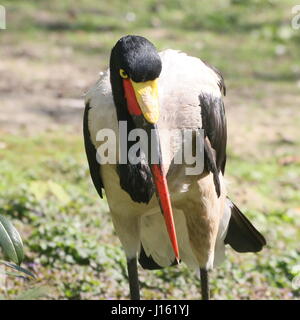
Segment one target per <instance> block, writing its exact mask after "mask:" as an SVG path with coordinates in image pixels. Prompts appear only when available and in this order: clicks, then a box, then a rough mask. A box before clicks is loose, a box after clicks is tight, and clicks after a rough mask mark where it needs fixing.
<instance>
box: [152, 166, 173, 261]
mask: <svg viewBox="0 0 300 320" xmlns="http://www.w3.org/2000/svg"><path fill="white" fill-rule="evenodd" d="M151 169H152V174H153V180H154V183H155V186H156V190H157V196H158V198H159V203H160V207H161V210H162V212H163V215H164V218H165V222H166V226H167V230H168V234H169V237H170V240H171V243H172V247H173V251H174V253H175V257H176V260H177V262H178V261H179V249H178V243H177V237H176V231H175V224H174V218H173V211H172V206H171V200H170V194H169V189H168V185H167V180H166V177H165V176H164V174H163V172H162V168H161V167H160V166H159V165H158V164H153V165H152V166H151Z"/></svg>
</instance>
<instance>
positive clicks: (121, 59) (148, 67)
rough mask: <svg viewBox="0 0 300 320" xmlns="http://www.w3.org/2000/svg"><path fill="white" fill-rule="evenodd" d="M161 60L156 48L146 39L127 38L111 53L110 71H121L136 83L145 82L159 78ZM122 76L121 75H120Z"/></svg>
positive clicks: (117, 44) (121, 40) (122, 39)
mask: <svg viewBox="0 0 300 320" xmlns="http://www.w3.org/2000/svg"><path fill="white" fill-rule="evenodd" d="M161 67H162V66H161V60H160V57H159V55H158V53H157V50H156V48H155V46H154V45H153V44H152V43H151V42H150V41H148V40H147V39H146V38H144V37H140V36H125V37H122V38H121V39H120V40H119V41H118V42H117V43H116V45H115V46H114V48H113V49H112V52H111V58H110V69H111V71H113V72H117V73H118V74H119V73H120V69H121V70H123V72H124V74H123V75H125V76H126V75H127V76H128V77H129V78H130V79H131V80H133V81H134V82H145V81H149V80H154V79H156V78H158V77H159V75H160V72H161ZM119 75H120V74H119Z"/></svg>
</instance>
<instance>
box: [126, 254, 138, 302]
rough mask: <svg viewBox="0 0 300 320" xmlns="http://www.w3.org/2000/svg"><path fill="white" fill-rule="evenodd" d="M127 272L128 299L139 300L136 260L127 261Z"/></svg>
mask: <svg viewBox="0 0 300 320" xmlns="http://www.w3.org/2000/svg"><path fill="white" fill-rule="evenodd" d="M127 270H128V278H129V289H130V299H131V300H140V286H139V277H138V271H137V260H136V258H133V259H127Z"/></svg>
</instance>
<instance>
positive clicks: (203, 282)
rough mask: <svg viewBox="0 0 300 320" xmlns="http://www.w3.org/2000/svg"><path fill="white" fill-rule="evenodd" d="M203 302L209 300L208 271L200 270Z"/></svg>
mask: <svg viewBox="0 0 300 320" xmlns="http://www.w3.org/2000/svg"><path fill="white" fill-rule="evenodd" d="M200 278H201V294H202V300H209V285H208V271H207V270H205V269H203V268H200Z"/></svg>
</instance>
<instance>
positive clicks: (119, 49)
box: [83, 35, 266, 299]
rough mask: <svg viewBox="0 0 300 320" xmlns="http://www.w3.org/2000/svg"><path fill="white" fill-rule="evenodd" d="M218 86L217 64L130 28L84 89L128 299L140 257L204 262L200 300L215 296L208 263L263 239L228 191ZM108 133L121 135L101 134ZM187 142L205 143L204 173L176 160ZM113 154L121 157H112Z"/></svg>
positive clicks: (96, 171)
mask: <svg viewBox="0 0 300 320" xmlns="http://www.w3.org/2000/svg"><path fill="white" fill-rule="evenodd" d="M222 94H224V95H225V84H224V80H223V77H222V75H221V74H220V72H219V71H218V70H217V69H216V68H214V67H212V66H210V65H209V64H207V63H205V62H203V61H201V60H200V59H198V58H195V57H191V56H188V55H187V54H185V53H182V52H179V51H175V50H165V51H162V52H159V53H158V52H157V50H156V48H155V46H154V45H153V44H152V43H151V42H150V41H148V40H147V39H146V38H144V37H141V36H132V35H128V36H124V37H122V38H121V39H120V40H119V41H118V42H117V43H116V45H115V46H114V47H113V49H112V51H111V55H110V66H109V70H108V71H107V72H105V73H103V74H102V75H101V76H100V79H99V80H98V82H97V83H96V85H95V86H94V87H93V88H91V89H90V90H89V91H88V93H87V94H86V102H85V103H86V107H85V112H84V124H83V130H84V142H85V149H86V154H87V159H88V163H89V168H90V173H91V177H92V180H93V183H94V185H95V187H96V189H97V191H98V193H99V195H100V197H101V198H102V197H103V189H104V190H105V194H106V198H107V201H108V205H109V208H110V213H111V217H112V221H113V225H114V228H115V230H116V233H117V235H118V237H119V238H120V241H121V243H122V246H123V248H124V250H125V254H126V259H127V267H128V276H129V287H130V296H131V299H139V298H140V292H139V281H138V272H137V260H139V263H140V264H141V266H142V267H143V268H145V269H157V268H163V267H167V266H170V265H175V264H178V263H179V262H180V261H182V262H184V263H186V264H187V265H188V266H190V267H191V268H197V269H198V268H200V278H201V292H202V298H203V299H209V286H208V271H209V270H210V269H211V268H213V267H214V266H216V265H218V264H219V263H220V262H221V261H222V260H223V258H224V250H225V244H229V245H230V246H231V247H232V248H233V249H235V250H236V251H238V252H257V251H260V250H261V249H262V247H263V246H264V245H265V244H266V241H265V239H264V237H263V236H262V235H261V234H260V233H259V232H258V231H257V230H256V229H255V228H254V227H253V225H252V224H251V223H250V221H249V220H248V219H247V218H246V217H245V216H244V215H243V214H242V213H241V211H240V210H239V209H238V208H237V207H236V206H235V205H234V204H233V202H231V200H230V199H229V198H228V197H227V195H226V184H225V182H224V178H223V176H224V170H225V163H226V142H227V128H226V117H225V110H224V104H223V99H222ZM121 127H122V128H121ZM121 129H122V130H121ZM134 129H139V130H141V129H142V130H143V131H144V132H146V134H147V137H148V138H149V137H151V139H150V138H149V143H148V146H147V144H145V143H144V142H143V141H142V139H141V136H140V137H139V139H138V138H137V139H136V140H135V139H134V137H135V138H136V136H135V135H134V134H133V135H132V136H131V137H130V135H131V134H132V132H134ZM103 130H104V131H103ZM105 130H106V131H105ZM186 130H189V131H191V132H192V135H191V138H190V139H189V140H188V139H187V140H184V139H182V136H183V133H184V131H186ZM201 130H202V131H201ZM105 132H110V133H111V132H112V133H114V134H115V136H114V137H110V136H109V134H108V135H107V136H106V137H105V139H104V136H105ZM137 132H139V131H137ZM201 132H203V134H200V133H201ZM195 137H196V138H195ZM197 137H198V138H197ZM199 137H202V139H199ZM150 140H151V141H150ZM201 141H202V142H201ZM184 143H185V144H187V143H189V144H191V145H192V147H191V148H192V154H193V155H195V150H196V148H197V144H198V145H199V146H202V148H200V150H203V152H202V153H201V152H200V153H199V154H200V155H202V159H203V161H202V162H203V170H201V172H198V173H197V174H187V169H188V168H190V169H191V164H190V163H187V161H185V160H183V161H182V162H181V163H175V162H176V161H174V159H175V157H176V156H177V155H178V153H181V150H183V149H184V148H183V147H184V146H183V144H184ZM201 143H202V144H201ZM136 146H138V148H136ZM101 148H102V149H101ZM104 149H106V153H105V152H102V158H101V152H100V151H101V150H102V151H103V150H104ZM130 150H131V151H132V150H135V151H136V152H135V155H136V156H135V157H133V156H132V154H134V153H132V152H131V153H130ZM124 151H125V153H124ZM127 151H128V152H127ZM108 153H110V156H111V155H115V156H116V161H115V162H114V161H111V159H110V160H109V161H108V160H107V159H106V156H107V154H108ZM124 154H125V156H124ZM152 154H156V157H154V158H155V159H156V161H153V159H152V158H151V159H150V155H152ZM103 158H105V159H103ZM111 158H114V157H111ZM200 158H201V157H200ZM154 193H155V194H156V196H155V195H154Z"/></svg>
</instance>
